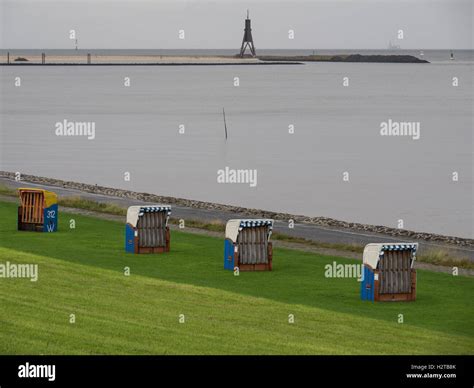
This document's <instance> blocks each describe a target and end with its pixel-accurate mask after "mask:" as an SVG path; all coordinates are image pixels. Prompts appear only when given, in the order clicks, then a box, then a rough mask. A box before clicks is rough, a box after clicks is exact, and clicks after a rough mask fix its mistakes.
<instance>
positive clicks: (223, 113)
mask: <svg viewBox="0 0 474 388" xmlns="http://www.w3.org/2000/svg"><path fill="white" fill-rule="evenodd" d="M222 115H223V116H224V129H225V139H226V140H227V123H226V121H225V110H224V108H222Z"/></svg>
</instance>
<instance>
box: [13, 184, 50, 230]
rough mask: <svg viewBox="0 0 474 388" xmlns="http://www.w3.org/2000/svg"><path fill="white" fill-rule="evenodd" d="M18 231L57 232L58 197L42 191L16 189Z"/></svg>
mask: <svg viewBox="0 0 474 388" xmlns="http://www.w3.org/2000/svg"><path fill="white" fill-rule="evenodd" d="M18 196H19V197H20V206H18V230H29V231H34V232H56V231H57V230H58V196H57V195H56V193H53V192H51V191H47V190H43V189H30V188H21V189H18Z"/></svg>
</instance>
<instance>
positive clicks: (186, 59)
mask: <svg viewBox="0 0 474 388" xmlns="http://www.w3.org/2000/svg"><path fill="white" fill-rule="evenodd" d="M0 58H1V59H0V65H2V66H11V65H13V66H31V65H35V66H78V65H85V66H124V65H126V66H225V65H301V64H303V63H305V62H339V63H340V62H342V63H346V62H351V63H354V62H357V63H429V62H428V61H426V60H422V59H419V58H417V57H415V56H412V55H395V54H390V55H361V54H344V55H295V56H280V55H276V56H275V55H266V56H265V55H264V56H257V57H256V58H252V57H245V58H240V57H237V56H225V55H222V56H217V55H215V56H206V55H182V56H176V55H96V54H85V55H82V56H78V55H45V56H44V57H42V55H19V56H18V55H11V54H10V57H9V58H8V56H7V54H5V55H2V56H1V57H0Z"/></svg>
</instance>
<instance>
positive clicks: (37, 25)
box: [0, 0, 474, 49]
mask: <svg viewBox="0 0 474 388" xmlns="http://www.w3.org/2000/svg"><path fill="white" fill-rule="evenodd" d="M473 4H474V1H473V0H378V1H367V0H352V1H351V0H331V1H328V0H327V1H317V0H313V1H301V0H293V1H271V0H254V1H241V0H219V1H208V0H187V1H186V0H173V1H170V0H160V1H150V0H149V1H140V0H133V1H132V0H131V1H113V0H95V1H91V0H82V1H77V0H59V1H43V0H0V23H1V27H0V47H1V48H3V49H6V48H9V49H12V48H38V49H40V48H50V49H51V48H53V49H54V48H58V49H60V48H73V47H74V44H73V41H72V40H70V39H69V31H70V30H71V29H75V30H76V32H77V35H78V40H79V46H80V48H89V49H94V48H97V49H100V48H118V49H119V48H135V49H140V48H149V49H180V48H183V49H184V48H187V49H199V48H202V49H206V48H208V49H212V48H215V49H218V48H236V47H237V48H238V47H239V46H240V43H241V39H242V33H243V23H244V18H245V12H246V9H247V8H250V16H251V19H252V27H253V35H254V41H255V45H256V47H257V49H258V48H274V49H275V48H282V49H290V48H295V49H296V48H307V49H313V48H314V49H325V48H326V49H329V48H341V49H342V48H349V49H351V48H367V49H377V48H386V47H387V45H388V42H389V41H390V40H391V41H392V42H393V43H396V44H399V45H400V46H401V47H402V48H405V49H410V48H423V49H430V48H448V49H460V48H471V49H472V48H473V23H472V20H473V15H474V10H473ZM180 29H182V30H184V31H185V39H184V40H180V39H179V37H178V31H179V30H180ZM290 29H292V30H294V32H295V38H294V39H293V40H290V39H288V30H290ZM400 29H402V30H403V31H404V39H403V40H401V41H400V40H398V39H397V31H398V30H400Z"/></svg>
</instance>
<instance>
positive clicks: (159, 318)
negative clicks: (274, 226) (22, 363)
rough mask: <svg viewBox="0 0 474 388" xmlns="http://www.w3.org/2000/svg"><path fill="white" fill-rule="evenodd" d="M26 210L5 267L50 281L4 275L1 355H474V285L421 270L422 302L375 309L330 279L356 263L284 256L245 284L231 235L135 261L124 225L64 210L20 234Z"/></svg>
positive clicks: (11, 230) (1, 206)
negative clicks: (226, 259) (50, 229)
mask: <svg viewBox="0 0 474 388" xmlns="http://www.w3.org/2000/svg"><path fill="white" fill-rule="evenodd" d="M16 212H17V210H16V205H15V204H12V203H6V202H0V264H2V263H3V264H4V263H5V262H6V261H9V262H11V263H28V264H38V265H39V279H38V281H37V282H31V281H30V280H28V279H8V278H0V354H474V324H473V323H474V312H473V311H474V309H473V295H474V280H473V279H472V278H467V277H460V276H459V277H454V276H450V275H447V274H442V273H433V272H428V271H421V270H419V271H418V289H417V301H416V302H412V303H371V302H363V301H361V300H360V298H359V283H358V282H357V280H356V279H334V278H333V279H330V278H325V277H324V272H325V268H324V266H325V265H326V264H328V263H332V262H333V261H334V260H336V261H337V262H338V263H351V264H352V263H354V261H353V260H349V259H341V258H333V257H328V256H320V255H316V254H312V253H306V252H300V251H296V250H289V249H275V251H274V271H273V272H260V273H259V272H253V273H249V272H247V273H245V272H241V273H240V276H238V277H236V276H233V273H231V272H228V271H224V270H223V238H222V239H217V238H213V237H207V236H202V235H193V234H188V233H184V232H177V231H173V232H172V237H171V252H170V253H169V254H164V255H132V254H127V253H125V251H124V225H123V224H121V223H117V222H113V221H106V220H102V219H96V218H92V217H85V216H79V215H72V214H67V213H65V212H62V213H61V212H60V215H59V217H60V225H59V231H58V232H57V233H51V234H44V233H34V232H18V231H16V222H17V220H16V214H17V213H16ZM70 219H74V220H75V221H76V228H75V229H70V228H69V220H70ZM125 267H129V268H130V271H131V275H130V276H125V275H124V268H125ZM70 314H75V317H76V322H75V323H74V324H71V323H70V322H69V319H70ZM180 314H184V319H185V323H179V316H180ZM289 314H293V315H294V317H295V323H294V324H290V323H288V315H289ZM399 314H403V319H404V323H398V317H399Z"/></svg>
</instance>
